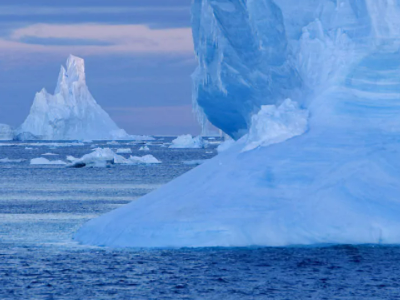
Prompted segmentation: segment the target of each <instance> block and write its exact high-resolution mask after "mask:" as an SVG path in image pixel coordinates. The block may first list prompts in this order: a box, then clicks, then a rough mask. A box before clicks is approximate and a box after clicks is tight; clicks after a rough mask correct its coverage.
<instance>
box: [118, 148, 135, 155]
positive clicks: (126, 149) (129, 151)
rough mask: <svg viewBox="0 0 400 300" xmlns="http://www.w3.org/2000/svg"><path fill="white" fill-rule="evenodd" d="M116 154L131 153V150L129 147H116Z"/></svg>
mask: <svg viewBox="0 0 400 300" xmlns="http://www.w3.org/2000/svg"><path fill="white" fill-rule="evenodd" d="M117 153H118V154H123V153H132V150H131V149H130V148H120V149H117Z"/></svg>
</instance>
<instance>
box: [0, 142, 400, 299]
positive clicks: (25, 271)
mask: <svg viewBox="0 0 400 300" xmlns="http://www.w3.org/2000/svg"><path fill="white" fill-rule="evenodd" d="M171 140H172V139H169V138H164V142H165V143H168V142H170V141H171ZM1 143H2V142H0V144H1ZM4 143H5V142H4ZM53 143H57V144H59V147H58V148H57V152H56V153H58V154H59V156H57V157H56V158H57V159H58V158H60V159H63V160H65V161H66V159H65V158H66V156H68V155H71V156H74V157H82V156H83V155H85V154H87V153H90V152H91V149H92V148H96V147H101V148H107V147H111V149H113V150H116V149H118V148H120V147H129V146H126V145H125V144H124V143H123V142H121V145H119V146H110V145H107V144H106V143H105V142H95V143H92V144H87V145H84V146H79V147H68V146H66V147H63V146H62V144H64V143H62V142H53ZM41 144H42V145H40V146H35V147H33V146H32V149H31V150H29V151H27V150H25V147H23V146H18V145H14V146H7V147H0V157H1V158H3V157H8V158H9V159H25V161H24V162H21V163H18V164H12V163H9V164H0V191H1V193H0V286H1V289H0V298H1V299H43V298H49V297H53V298H54V299H65V298H69V299H168V298H169V299H240V300H242V299H257V298H259V299H302V298H313V299H332V298H334V299H352V298H354V295H357V297H359V298H361V299H378V298H379V299H396V298H399V296H400V295H399V289H398V274H399V272H400V270H399V264H398V261H399V259H400V248H398V247H376V246H361V247H353V246H337V247H327V248H319V247H317V248H298V247H295V248H283V249H282V248H244V249H237V248H227V249H224V248H219V249H218V248H215V249H209V248H205V249H172V250H171V249H169V250H167V249H160V250H155V249H153V250H146V249H125V250H121V251H120V250H116V249H102V248H97V247H90V246H80V245H76V243H74V242H73V241H72V236H73V234H74V232H75V231H76V230H77V229H78V228H79V227H80V226H81V225H82V224H83V223H85V222H86V221H87V220H89V219H92V218H94V217H96V216H99V215H101V214H104V213H106V212H109V211H110V210H112V209H115V208H117V207H120V206H122V205H126V204H127V203H129V202H130V201H135V200H136V199H137V198H139V197H141V196H143V195H145V194H147V193H149V192H151V191H153V190H155V189H157V188H159V187H160V186H162V185H164V184H165V183H167V182H169V181H170V180H172V179H173V178H175V177H177V176H179V175H181V174H183V173H185V172H187V171H189V170H190V169H192V168H193V167H194V166H190V165H185V164H183V163H182V162H183V161H190V160H192V161H194V160H206V159H210V158H212V157H213V156H214V155H215V154H216V151H215V148H214V146H211V147H209V148H208V149H207V150H206V149H168V148H161V147H156V146H149V147H150V148H151V151H150V153H151V154H152V155H154V156H155V157H157V158H159V159H160V160H161V161H162V163H161V164H154V165H143V164H136V165H122V164H114V165H112V166H111V167H110V168H82V169H74V168H66V167H65V166H64V165H30V164H29V161H30V159H32V158H35V157H39V156H40V155H41V154H43V153H46V152H48V148H49V147H47V146H45V145H44V144H45V143H41ZM49 144H50V143H49ZM138 149H139V146H132V152H133V154H132V155H135V156H140V155H142V154H143V152H141V151H138ZM211 151H213V153H212V154H211V153H208V152H211ZM256 151H258V150H256ZM125 157H128V155H125ZM233 176H234V174H233ZM49 295H51V296H49Z"/></svg>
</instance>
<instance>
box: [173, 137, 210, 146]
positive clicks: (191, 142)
mask: <svg viewBox="0 0 400 300" xmlns="http://www.w3.org/2000/svg"><path fill="white" fill-rule="evenodd" d="M203 147H204V142H203V139H202V138H201V137H200V136H198V137H195V138H194V137H192V136H191V135H190V134H186V135H181V136H178V137H177V138H176V139H174V140H173V141H172V145H170V146H169V148H203Z"/></svg>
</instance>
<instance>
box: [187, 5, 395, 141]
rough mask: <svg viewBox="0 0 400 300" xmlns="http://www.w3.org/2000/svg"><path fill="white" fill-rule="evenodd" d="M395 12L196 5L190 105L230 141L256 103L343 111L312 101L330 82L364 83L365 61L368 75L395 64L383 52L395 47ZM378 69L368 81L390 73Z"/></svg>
mask: <svg viewBox="0 0 400 300" xmlns="http://www.w3.org/2000/svg"><path fill="white" fill-rule="evenodd" d="M399 12H400V1H398V0H337V1H336V0H335V1H334V0H304V1H293V0H245V1H238V0H195V1H194V4H193V36H194V41H195V48H196V53H197V56H198V60H199V67H198V68H197V70H196V72H195V73H194V76H193V78H194V87H195V90H194V101H195V105H196V106H199V108H200V110H201V111H203V112H204V113H205V115H206V116H207V118H208V119H209V120H210V121H211V122H212V123H213V124H214V125H216V126H217V127H219V128H221V129H222V130H224V131H225V132H226V133H228V134H229V135H231V136H232V137H234V138H239V137H241V136H242V135H243V134H245V133H247V132H248V129H249V127H250V126H251V117H252V115H253V114H255V113H257V112H258V110H259V109H260V107H261V105H269V104H280V103H281V102H282V101H283V100H285V99H286V98H290V99H292V100H293V101H296V102H298V103H299V104H300V105H302V106H304V107H307V108H310V106H311V104H312V103H313V102H314V103H313V105H314V107H316V106H318V107H320V106H329V108H326V109H333V110H342V112H343V111H344V109H342V108H343V107H342V108H339V106H340V105H346V104H344V103H343V102H342V103H341V104H339V103H338V102H339V101H336V102H337V103H327V102H328V101H326V100H324V99H321V98H318V96H319V95H320V94H321V93H323V92H324V91H326V90H327V87H328V86H331V85H336V86H339V85H340V86H341V87H343V88H347V87H348V85H349V84H350V85H352V84H353V85H354V84H355V85H357V84H358V85H360V84H362V83H361V82H360V75H361V73H362V68H363V67H362V66H361V65H360V62H361V61H363V60H364V64H367V65H368V68H372V72H373V71H374V70H373V68H374V66H373V65H375V67H376V66H377V65H378V64H380V63H381V62H382V60H389V61H393V59H394V61H395V64H397V62H398V59H396V58H397V54H393V56H392V57H387V56H385V55H386V54H387V53H388V52H391V53H395V50H396V49H398V44H399V37H400V21H399ZM372 53H374V54H372ZM370 55H373V56H370ZM357 65H358V66H359V67H358V71H357ZM394 68H395V66H394V65H392V66H391V69H392V70H393V69H394ZM352 71H353V73H352ZM367 71H369V72H371V69H370V70H367ZM380 71H381V72H380V73H378V74H370V76H369V80H375V79H378V80H379V81H382V78H381V77H382V76H390V75H389V74H388V73H387V71H388V70H380ZM354 72H356V73H354ZM357 72H358V73H357ZM371 76H372V77H373V76H378V77H379V76H380V77H379V78H371ZM364 77H365V80H368V78H366V76H364ZM353 79H354V80H353ZM363 84H364V85H366V84H368V82H367V81H366V82H364V83H363ZM388 88H395V87H394V86H389V87H386V90H387V89H388ZM371 89H375V90H376V89H380V90H382V89H384V87H382V86H378V85H374V86H371V87H370V90H371ZM318 99H321V101H319V100H318ZM324 101H325V103H323V102H324ZM316 102H318V103H316ZM333 106H336V107H333ZM311 109H312V108H311ZM319 114H320V116H322V113H320V112H319Z"/></svg>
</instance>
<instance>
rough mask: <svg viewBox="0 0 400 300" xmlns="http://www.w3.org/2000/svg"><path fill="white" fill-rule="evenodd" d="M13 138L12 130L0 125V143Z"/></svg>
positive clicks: (9, 127) (7, 126)
mask: <svg viewBox="0 0 400 300" xmlns="http://www.w3.org/2000/svg"><path fill="white" fill-rule="evenodd" d="M13 138H14V130H13V129H12V127H11V126H9V125H6V124H0V141H10V140H12V139H13Z"/></svg>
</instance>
